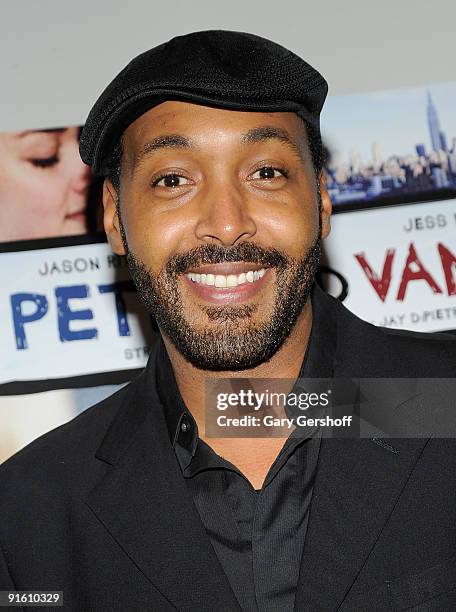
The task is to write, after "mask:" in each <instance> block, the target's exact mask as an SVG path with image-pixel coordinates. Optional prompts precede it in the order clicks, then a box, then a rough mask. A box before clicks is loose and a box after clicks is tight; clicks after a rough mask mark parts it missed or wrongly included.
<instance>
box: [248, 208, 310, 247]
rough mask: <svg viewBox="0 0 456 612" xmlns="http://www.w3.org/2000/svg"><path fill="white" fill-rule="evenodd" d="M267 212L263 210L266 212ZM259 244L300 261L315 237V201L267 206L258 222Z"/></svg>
mask: <svg viewBox="0 0 456 612" xmlns="http://www.w3.org/2000/svg"><path fill="white" fill-rule="evenodd" d="M265 212H266V211H265ZM257 227H258V228H259V229H260V228H261V230H260V232H259V233H260V234H261V235H262V239H261V243H262V244H263V243H264V244H267V245H271V246H273V247H275V248H277V249H278V250H281V251H285V252H286V253H287V254H288V255H291V256H292V257H295V258H300V257H301V256H302V254H303V253H304V252H306V251H307V250H308V249H309V247H310V246H312V245H313V243H314V242H315V240H316V238H317V237H318V229H319V213H318V206H317V204H316V203H315V202H313V201H309V202H305V201H302V200H297V201H287V202H283V203H282V204H281V205H277V206H274V207H269V208H268V210H267V213H266V214H264V215H263V216H262V218H261V219H258V221H257Z"/></svg>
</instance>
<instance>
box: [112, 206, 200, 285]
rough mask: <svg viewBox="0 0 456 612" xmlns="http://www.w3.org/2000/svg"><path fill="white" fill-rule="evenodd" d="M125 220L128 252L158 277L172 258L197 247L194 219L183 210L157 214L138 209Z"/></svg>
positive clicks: (124, 217) (126, 216)
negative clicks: (184, 213) (183, 212)
mask: <svg viewBox="0 0 456 612" xmlns="http://www.w3.org/2000/svg"><path fill="white" fill-rule="evenodd" d="M126 208H127V209H128V205H127V207H126ZM122 218H123V222H124V227H125V232H126V235H127V241H128V247H129V249H130V250H131V251H132V252H133V253H134V254H135V255H136V256H137V257H139V258H140V259H141V260H142V261H143V262H144V263H145V264H146V265H147V267H148V268H149V270H150V271H151V272H152V273H153V274H155V275H156V274H158V273H159V272H160V271H161V270H162V268H163V266H164V265H165V264H166V262H167V261H168V260H169V259H170V257H172V256H173V255H175V254H176V253H184V252H186V251H188V250H190V249H191V248H193V247H195V246H196V244H195V242H194V223H193V222H194V220H192V219H190V218H189V217H188V215H183V214H182V211H166V212H164V211H161V212H154V211H152V210H150V208H149V209H147V208H144V209H142V210H139V207H138V208H137V209H136V210H134V211H132V213H131V214H128V213H127V214H125V213H124V214H123V217H122ZM192 240H193V242H192Z"/></svg>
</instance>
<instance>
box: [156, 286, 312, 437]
mask: <svg viewBox="0 0 456 612" xmlns="http://www.w3.org/2000/svg"><path fill="white" fill-rule="evenodd" d="M311 327H312V305H311V301H310V298H309V299H308V300H307V303H306V304H305V306H304V308H303V310H302V312H301V314H300V315H299V317H298V320H297V321H296V324H295V325H294V327H293V329H292V331H291V333H290V335H289V336H288V338H287V339H286V340H285V342H284V343H283V345H282V346H281V347H280V349H279V350H278V351H277V352H276V353H275V354H274V355H273V356H272V357H271V359H269V360H268V361H267V362H264V363H261V364H260V365H258V366H256V367H254V368H251V369H246V370H236V371H231V370H228V371H217V372H213V371H210V370H200V369H199V368H197V367H195V366H194V365H193V364H192V363H190V362H189V361H187V360H186V359H185V358H184V357H183V356H182V354H181V353H179V351H178V350H177V349H176V347H175V346H174V344H173V343H172V342H171V340H170V339H169V338H168V337H167V336H166V335H165V334H162V337H163V342H164V343H165V346H166V350H167V352H168V355H169V358H170V361H171V364H172V367H173V371H174V376H175V378H176V382H177V386H178V388H179V391H180V394H181V396H182V399H183V401H184V403H185V405H186V406H187V408H188V410H189V411H190V412H191V413H192V415H193V417H194V419H195V420H196V422H197V425H198V431H199V433H200V437H201V438H203V439H204V438H205V426H204V421H205V419H204V410H205V381H206V380H208V379H210V378H266V379H267V378H287V379H293V380H296V378H298V375H299V372H300V369H301V364H302V361H303V359H304V355H305V352H306V349H307V344H308V341H309V336H310V330H311ZM213 440H214V439H212V442H213Z"/></svg>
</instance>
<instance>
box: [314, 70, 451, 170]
mask: <svg viewBox="0 0 456 612" xmlns="http://www.w3.org/2000/svg"><path fill="white" fill-rule="evenodd" d="M428 91H429V92H430V93H431V96H432V99H433V102H434V105H435V107H436V109H437V113H438V116H439V120H440V129H441V130H442V131H443V132H444V133H445V135H446V138H447V143H448V147H449V148H451V146H452V140H453V138H456V82H448V83H433V84H430V85H429V86H420V87H413V88H404V89H393V90H385V91H375V92H369V93H363V94H352V95H344V96H329V97H328V99H327V101H326V103H325V106H324V108H323V111H322V116H321V125H322V135H323V139H324V141H325V143H326V144H327V146H329V148H330V149H331V151H332V152H333V153H335V152H338V154H337V153H336V159H335V160H334V161H336V160H337V164H338V165H339V164H340V163H345V162H348V160H349V155H350V151H352V150H354V151H357V152H358V153H360V154H361V157H362V160H363V162H364V163H369V162H370V161H371V160H372V145H373V143H374V142H377V143H378V146H379V147H380V151H381V154H382V158H383V159H386V158H388V157H389V156H390V155H408V154H415V145H416V144H419V143H423V144H424V145H425V147H426V150H427V151H429V149H430V134H429V128H428V123H427V92H428Z"/></svg>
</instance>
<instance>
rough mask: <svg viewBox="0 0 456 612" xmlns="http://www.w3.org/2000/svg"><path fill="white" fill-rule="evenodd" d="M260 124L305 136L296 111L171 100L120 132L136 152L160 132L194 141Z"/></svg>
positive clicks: (220, 137) (220, 136)
mask: <svg viewBox="0 0 456 612" xmlns="http://www.w3.org/2000/svg"><path fill="white" fill-rule="evenodd" d="M262 126H270V127H276V128H278V129H281V130H284V131H285V132H287V133H288V134H289V135H290V136H291V137H292V138H295V139H296V140H299V139H302V138H303V137H304V139H305V135H306V130H305V126H304V122H303V121H302V120H301V119H300V118H299V117H298V115H296V114H295V113H291V112H248V111H239V110H231V109H230V110H228V109H225V108H215V107H209V106H203V105H200V104H193V103H190V102H181V101H171V100H170V101H166V102H162V103H161V104H159V105H157V106H155V107H154V108H152V109H150V110H149V111H147V112H146V113H144V114H143V115H141V116H140V117H139V118H138V119H136V121H134V122H133V123H132V124H131V125H129V126H128V128H127V129H126V130H125V132H124V134H123V145H124V148H125V149H126V150H127V151H128V150H130V151H135V150H138V149H139V148H140V147H141V146H143V145H144V143H145V142H147V141H148V140H149V139H150V138H151V137H154V136H157V135H162V134H182V135H184V136H186V137H189V138H192V139H193V140H194V139H197V138H198V135H199V134H201V135H204V134H207V133H210V134H211V136H212V138H215V139H217V137H218V138H219V139H222V138H223V137H224V136H226V135H232V136H234V137H235V136H236V135H238V136H239V137H240V136H241V135H242V134H245V133H247V132H248V131H249V130H251V129H253V128H257V127H262Z"/></svg>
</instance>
